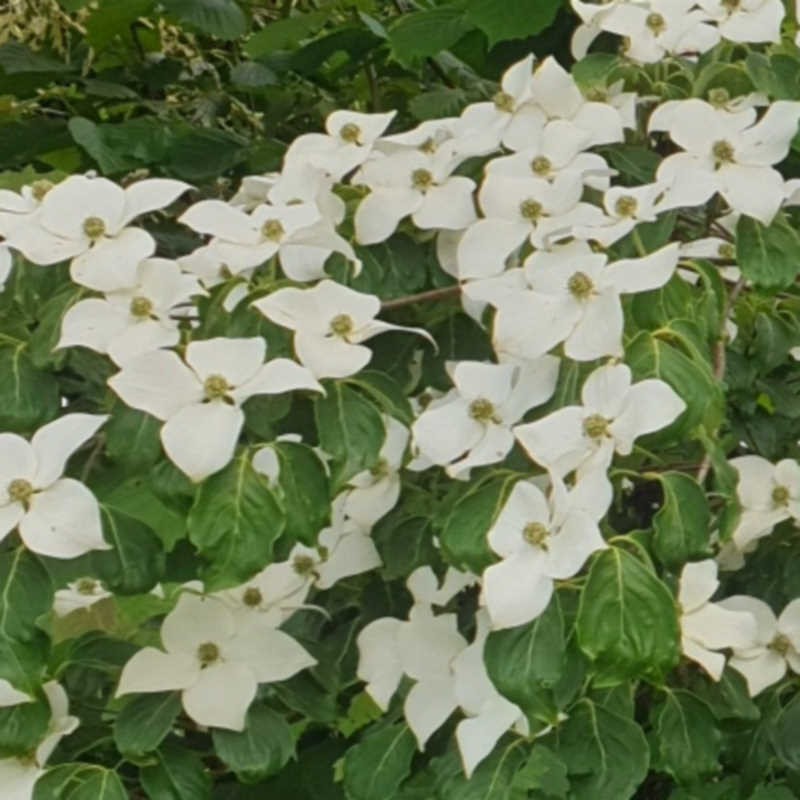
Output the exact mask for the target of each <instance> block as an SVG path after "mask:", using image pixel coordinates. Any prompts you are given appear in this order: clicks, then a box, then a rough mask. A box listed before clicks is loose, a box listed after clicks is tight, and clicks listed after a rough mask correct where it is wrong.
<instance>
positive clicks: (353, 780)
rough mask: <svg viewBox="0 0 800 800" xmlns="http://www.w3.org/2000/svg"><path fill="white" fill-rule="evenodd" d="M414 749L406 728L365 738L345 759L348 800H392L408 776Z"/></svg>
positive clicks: (393, 728) (393, 727)
mask: <svg viewBox="0 0 800 800" xmlns="http://www.w3.org/2000/svg"><path fill="white" fill-rule="evenodd" d="M416 749H417V743H416V740H415V739H414V734H413V733H411V730H410V729H409V728H408V726H406V725H402V724H396V725H390V726H388V727H385V728H382V729H381V730H378V731H375V732H372V733H369V734H367V736H365V737H364V738H363V739H362V740H361V741H360V742H359V743H358V744H357V745H355V746H354V747H352V748H351V749H350V750H348V751H347V755H346V756H345V759H344V789H345V794H346V795H347V798H348V800H385V798H387V797H391V796H392V794H393V793H394V792H395V791H396V790H397V787H398V786H400V783H401V782H402V781H403V779H404V778H405V777H406V776H407V775H408V773H409V770H410V769H411V759H412V758H413V757H414V752H415V751H416Z"/></svg>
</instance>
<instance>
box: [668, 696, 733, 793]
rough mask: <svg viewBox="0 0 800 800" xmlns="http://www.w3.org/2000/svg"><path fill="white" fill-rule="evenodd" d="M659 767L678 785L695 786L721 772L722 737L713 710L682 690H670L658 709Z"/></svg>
mask: <svg viewBox="0 0 800 800" xmlns="http://www.w3.org/2000/svg"><path fill="white" fill-rule="evenodd" d="M654 742H655V743H656V746H657V753H658V755H657V761H658V764H657V767H658V769H660V770H663V771H665V772H668V773H669V774H670V775H672V777H673V778H675V780H676V781H678V783H682V784H692V783H694V782H696V781H700V780H702V779H704V778H707V777H708V776H709V775H712V774H714V773H715V772H717V771H718V769H719V763H718V762H717V757H718V755H719V750H720V745H721V742H722V734H721V733H720V731H719V729H718V728H717V724H716V721H715V720H714V715H713V714H712V713H711V709H710V708H709V707H708V706H707V705H706V704H705V703H704V702H703V701H702V700H700V699H699V698H698V697H696V696H695V695H693V694H691V693H690V692H686V691H683V690H682V689H675V690H672V689H667V690H666V696H665V698H664V703H663V705H661V706H660V707H659V708H657V709H656V710H655V736H654Z"/></svg>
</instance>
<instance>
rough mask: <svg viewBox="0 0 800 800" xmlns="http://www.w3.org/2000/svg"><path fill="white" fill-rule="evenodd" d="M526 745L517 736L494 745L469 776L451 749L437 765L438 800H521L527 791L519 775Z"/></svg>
mask: <svg viewBox="0 0 800 800" xmlns="http://www.w3.org/2000/svg"><path fill="white" fill-rule="evenodd" d="M523 745H524V741H523V740H522V739H519V738H517V739H515V740H514V741H512V742H511V743H506V744H505V746H502V745H501V746H499V747H495V748H494V750H493V751H492V753H491V754H490V755H489V756H487V757H486V758H485V759H484V760H483V761H481V763H480V764H478V766H477V767H476V769H475V771H474V772H473V773H472V776H471V777H470V778H467V776H466V775H465V774H464V768H463V767H462V765H461V759H460V758H459V757H458V756H456V755H455V754H454V753H452V751H450V752H448V753H447V754H446V755H445V756H444V758H443V759H440V760H441V761H442V762H443V763H442V765H441V766H440V765H438V764H437V765H436V766H437V770H436V778H437V780H436V789H437V793H436V798H437V800H440V799H441V800H522V798H524V797H526V796H527V795H526V794H522V793H521V791H522V790H521V789H520V788H519V787H518V785H517V781H516V779H517V776H518V774H519V773H518V770H519V767H520V765H521V764H522V762H523V761H524V760H525V748H524V746H523ZM432 763H435V762H432ZM432 794H433V793H432V792H431V793H430V794H428V795H425V798H427V797H430V796H431V795H432Z"/></svg>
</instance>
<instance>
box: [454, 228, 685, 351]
mask: <svg viewBox="0 0 800 800" xmlns="http://www.w3.org/2000/svg"><path fill="white" fill-rule="evenodd" d="M678 248H679V246H678V244H677V243H675V242H673V243H672V244H668V245H667V246H666V247H662V248H661V249H660V250H656V252H654V253H651V254H650V255H647V256H645V257H644V258H634V259H625V260H622V261H615V262H613V263H611V264H609V263H608V260H607V257H606V256H605V255H603V254H601V253H593V252H592V251H591V249H590V248H589V245H588V244H586V242H581V241H574V242H571V243H569V244H567V245H563V246H561V247H559V248H557V249H555V250H553V251H550V252H547V251H536V252H535V253H533V254H532V255H531V256H530V257H529V258H528V259H527V260H526V261H525V272H524V276H525V279H526V282H527V285H528V287H529V290H528V291H525V290H524V289H523V290H522V291H520V289H519V288H518V287H517V286H514V285H513V284H514V283H516V281H514V282H511V281H508V279H504V280H501V281H499V282H496V281H495V282H491V281H487V282H485V283H484V282H483V281H477V282H475V283H473V284H470V285H469V286H468V287H467V289H466V294H467V296H468V297H470V298H471V299H473V300H486V301H488V302H489V303H491V304H492V305H494V306H495V307H496V308H497V314H496V316H495V320H494V329H493V341H494V345H495V349H496V350H498V351H499V352H503V353H509V354H511V355H513V356H515V357H517V358H537V357H539V356H541V355H543V354H544V353H546V352H548V351H549V350H550V349H551V348H553V347H555V346H556V345H557V344H559V343H561V342H564V353H565V355H567V356H568V357H569V358H571V359H574V360H576V361H593V360H594V359H596V358H600V357H601V356H621V355H622V353H623V348H622V331H623V326H624V322H625V318H624V315H623V313H622V303H621V300H620V295H622V294H633V293H635V292H645V291H649V290H651V289H656V288H658V287H659V286H663V285H664V284H665V283H666V282H667V281H668V280H669V279H670V277H671V276H672V274H673V273H674V271H675V267H676V265H677V263H678V254H679V249H678ZM501 278H502V276H501Z"/></svg>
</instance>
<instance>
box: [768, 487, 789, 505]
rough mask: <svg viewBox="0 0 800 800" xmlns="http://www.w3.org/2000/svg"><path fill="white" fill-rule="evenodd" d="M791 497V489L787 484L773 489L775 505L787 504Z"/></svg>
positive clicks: (773, 502)
mask: <svg viewBox="0 0 800 800" xmlns="http://www.w3.org/2000/svg"><path fill="white" fill-rule="evenodd" d="M790 497H791V495H790V494H789V490H788V489H787V488H786V487H785V486H776V487H775V488H774V489H773V490H772V504H773V505H775V506H785V505H786V504H787V503H788V502H789V498H790Z"/></svg>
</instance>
